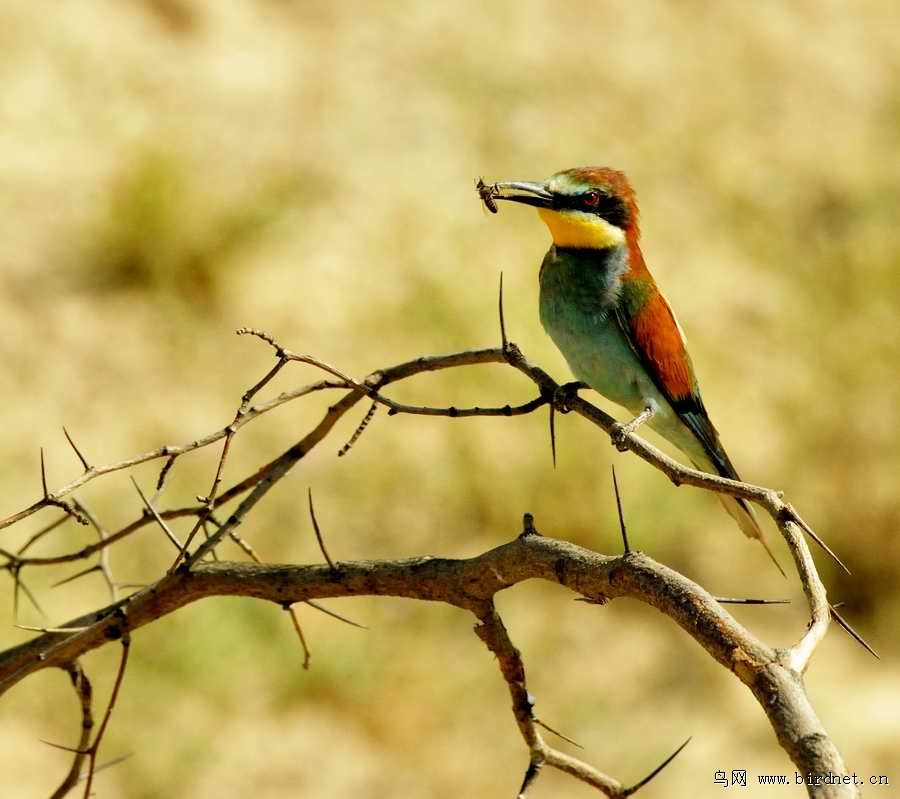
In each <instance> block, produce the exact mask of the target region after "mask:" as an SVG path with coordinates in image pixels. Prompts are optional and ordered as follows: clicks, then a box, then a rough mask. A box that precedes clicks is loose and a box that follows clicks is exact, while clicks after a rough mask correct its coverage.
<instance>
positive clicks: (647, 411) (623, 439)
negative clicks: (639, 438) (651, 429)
mask: <svg viewBox="0 0 900 799" xmlns="http://www.w3.org/2000/svg"><path fill="white" fill-rule="evenodd" d="M655 413H656V409H655V408H653V406H652V405H648V406H647V407H646V408H644V410H642V411H641V412H640V413H639V414H638V415H637V416H635V417H634V419H632V420H631V421H630V422H626V423H625V424H622V423H621V422H616V423H615V424H614V425H613V428H612V430H611V431H610V433H609V437H610V439H611V440H612V445H613V446H614V447H615V448H616V449H617V450H619V452H625V451H626V450H627V449H628V442H627V439H628V436H630V435H631V434H632V433H633V432H634V431H635V430H637V429H638V428H639V427H640V426H641V425H642V424H644V422H647V421H649V420H650V419H652V418H653V415H654V414H655Z"/></svg>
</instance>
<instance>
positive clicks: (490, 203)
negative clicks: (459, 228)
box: [475, 178, 497, 214]
mask: <svg viewBox="0 0 900 799" xmlns="http://www.w3.org/2000/svg"><path fill="white" fill-rule="evenodd" d="M475 189H476V190H477V191H478V196H479V197H480V198H481V202H483V203H484V207H485V208H487V209H488V211H490V212H491V213H492V214H496V213H497V203H495V202H494V197H495V196H496V195H497V186H496V184H493V185H490V186H488V184H487V183H485V182H484V178H478V180H477V181H475Z"/></svg>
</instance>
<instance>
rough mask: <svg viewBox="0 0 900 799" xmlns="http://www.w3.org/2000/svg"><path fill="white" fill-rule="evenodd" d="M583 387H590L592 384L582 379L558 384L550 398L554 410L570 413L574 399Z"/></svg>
mask: <svg viewBox="0 0 900 799" xmlns="http://www.w3.org/2000/svg"><path fill="white" fill-rule="evenodd" d="M583 388H590V386H589V385H588V384H587V383H582V382H581V381H580V380H573V381H572V382H571V383H563V384H562V385H561V386H558V387H557V389H556V391H554V392H553V396H552V397H551V399H550V403H551V404H552V405H553V408H554V410H557V411H559V412H560V413H569V411H571V410H572V400H574V399H575V398H577V397H578V392H579V391H581V389H583Z"/></svg>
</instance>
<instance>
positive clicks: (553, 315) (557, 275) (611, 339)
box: [540, 247, 655, 413]
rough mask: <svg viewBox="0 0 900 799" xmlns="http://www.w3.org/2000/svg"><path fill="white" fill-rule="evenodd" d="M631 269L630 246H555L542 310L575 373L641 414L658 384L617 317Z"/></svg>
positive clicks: (547, 264) (547, 262)
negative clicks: (624, 279) (623, 283)
mask: <svg viewBox="0 0 900 799" xmlns="http://www.w3.org/2000/svg"><path fill="white" fill-rule="evenodd" d="M627 268H628V262H627V251H626V250H625V249H624V248H620V249H616V248H613V249H609V250H587V249H581V250H562V249H557V248H556V247H551V248H550V251H549V252H548V253H547V255H546V256H545V258H544V263H543V265H542V266H541V276H540V283H541V291H540V314H541V323H542V324H543V326H544V329H545V330H546V331H547V333H548V334H549V335H550V338H552V339H553V342H554V343H555V344H556V346H557V347H559V349H560V351H561V352H562V354H563V356H564V357H565V359H566V361H567V362H568V364H569V367H570V368H571V370H572V372H573V374H574V375H575V377H576V378H578V379H579V380H581V381H583V382H585V383H587V384H588V385H590V386H591V387H592V388H593V389H595V390H596V391H598V392H600V393H601V394H603V395H604V396H605V397H607V398H608V399H610V400H612V401H613V402H616V403H618V404H619V405H623V406H624V407H626V408H628V409H629V410H631V411H634V412H635V413H637V412H639V411H640V410H641V409H642V407H643V404H644V400H645V398H646V395H647V393H648V392H650V391H652V392H654V393H655V387H653V386H652V383H650V381H649V379H648V378H647V377H646V374H645V371H644V369H643V367H642V366H641V364H640V363H639V362H638V359H637V357H636V356H635V354H634V350H633V349H632V348H631V346H630V345H629V344H628V342H627V340H626V339H625V337H624V335H623V334H622V331H621V329H620V327H619V325H618V323H617V321H616V316H615V308H616V304H617V303H618V302H619V298H620V292H621V276H622V275H623V274H624V272H625V271H626V270H627Z"/></svg>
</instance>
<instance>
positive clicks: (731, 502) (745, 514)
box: [694, 463, 787, 578]
mask: <svg viewBox="0 0 900 799" xmlns="http://www.w3.org/2000/svg"><path fill="white" fill-rule="evenodd" d="M694 465H695V466H696V467H697V468H698V469H700V470H701V471H711V470H710V469H709V466H708V465H707V466H706V467H704V466H703V465H700V464H698V463H694ZM729 476H730V475H729ZM733 479H735V480H737V479H739V478H738V477H737V476H735V477H734V478H733ZM717 496H718V497H719V501H720V502H721V503H722V505H723V507H724V508H725V510H726V511H728V515H729V516H731V518H732V519H734V520H735V521H736V522H737V525H738V527H740V528H741V532H742V533H743V534H744V535H745V536H747V538H750V539H753V540H755V541H759V543H760V544H762V547H763V549H765V550H766V554H767V555H768V556H769V559H770V560H771V561H772V563H774V564H775V568H776V569H778V571H780V572H781V574H782V576H783V577H785V578H786V577H787V574H785V571H784V569H783V568H782V567H781V564H780V563H779V562H778V560H777V559H776V558H775V553H773V552H772V549H771V547H769V543H768V542H767V541H766V537H765V534H764V533H763V531H762V527H760V526H759V521H757V519H756V514H755V513H754V512H753V506H752V505H750V503H749V502H747V500H745V499H738V498H737V497H731V496H728V495H727V494H717Z"/></svg>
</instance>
